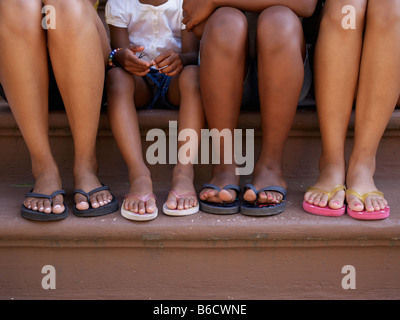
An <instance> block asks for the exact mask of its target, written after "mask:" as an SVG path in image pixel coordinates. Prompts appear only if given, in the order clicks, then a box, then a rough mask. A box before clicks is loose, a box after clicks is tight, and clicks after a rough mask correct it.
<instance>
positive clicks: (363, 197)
mask: <svg viewBox="0 0 400 320" xmlns="http://www.w3.org/2000/svg"><path fill="white" fill-rule="evenodd" d="M348 193H350V194H352V195H354V196H356V197H357V198H358V199H360V200H361V201H362V202H364V201H365V198H366V197H368V196H370V195H372V194H376V195H378V196H379V197H382V198H384V195H383V192H381V191H371V192H367V193H364V194H363V195H361V194H359V193H357V192H355V191H354V190H352V189H348V190H347V191H346V194H348Z"/></svg>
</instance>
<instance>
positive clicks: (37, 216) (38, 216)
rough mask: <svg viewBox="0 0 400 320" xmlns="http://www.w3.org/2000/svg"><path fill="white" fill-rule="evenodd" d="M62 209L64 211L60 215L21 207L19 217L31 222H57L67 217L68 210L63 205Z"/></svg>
mask: <svg viewBox="0 0 400 320" xmlns="http://www.w3.org/2000/svg"><path fill="white" fill-rule="evenodd" d="M64 207H65V210H64V212H62V213H44V212H40V211H34V210H31V209H28V208H26V207H25V206H24V205H22V206H21V216H22V217H23V218H25V219H28V220H32V221H59V220H63V219H65V218H66V217H68V208H67V206H66V205H65V204H64Z"/></svg>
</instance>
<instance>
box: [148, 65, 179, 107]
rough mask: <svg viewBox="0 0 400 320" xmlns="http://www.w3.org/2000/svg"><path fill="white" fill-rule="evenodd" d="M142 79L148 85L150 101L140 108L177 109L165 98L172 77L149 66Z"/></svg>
mask: <svg viewBox="0 0 400 320" xmlns="http://www.w3.org/2000/svg"><path fill="white" fill-rule="evenodd" d="M143 79H144V81H146V83H147V84H148V86H149V87H150V91H151V95H152V101H151V102H150V103H149V104H148V105H147V106H144V107H142V108H140V109H145V110H148V109H171V110H178V109H179V107H177V106H174V105H172V104H170V103H169V102H168V100H167V98H166V95H167V92H168V89H169V85H170V84H171V79H172V77H170V76H167V75H166V74H164V73H161V72H159V71H158V70H156V69H153V68H151V69H150V72H149V73H148V74H147V75H145V76H144V77H143Z"/></svg>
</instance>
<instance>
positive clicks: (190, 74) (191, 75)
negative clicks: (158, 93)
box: [179, 65, 200, 92]
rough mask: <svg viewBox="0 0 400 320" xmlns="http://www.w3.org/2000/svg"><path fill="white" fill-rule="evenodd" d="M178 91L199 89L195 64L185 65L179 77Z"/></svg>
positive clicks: (197, 68)
mask: <svg viewBox="0 0 400 320" xmlns="http://www.w3.org/2000/svg"><path fill="white" fill-rule="evenodd" d="M179 87H180V91H181V92H183V91H190V92H193V91H198V90H200V81H199V67H198V66H195V65H190V66H186V67H185V68H184V69H183V70H182V72H181V75H180V77H179Z"/></svg>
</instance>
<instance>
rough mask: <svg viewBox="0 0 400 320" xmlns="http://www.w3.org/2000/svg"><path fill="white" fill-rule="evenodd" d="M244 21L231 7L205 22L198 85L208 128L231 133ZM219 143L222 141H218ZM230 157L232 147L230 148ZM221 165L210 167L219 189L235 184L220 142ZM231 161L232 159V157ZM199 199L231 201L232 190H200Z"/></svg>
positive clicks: (240, 75) (241, 77) (244, 52)
mask: <svg viewBox="0 0 400 320" xmlns="http://www.w3.org/2000/svg"><path fill="white" fill-rule="evenodd" d="M246 48H247V20H246V17H245V15H244V14H243V13H242V12H241V11H239V10H237V9H233V8H220V9H218V10H217V11H216V12H215V13H214V14H213V15H212V16H211V17H210V18H209V20H208V22H207V24H206V26H205V29H204V32H203V36H202V44H201V62H200V86H201V92H202V97H203V104H204V109H205V114H206V119H207V124H208V127H209V128H210V129H217V130H219V131H222V130H223V129H229V130H230V132H232V134H233V130H234V129H236V127H237V123H238V117H239V113H240V106H241V100H242V91H243V81H244V76H245V67H246V55H247V49H246ZM221 140H223V139H221ZM230 147H231V149H232V154H233V146H230ZM220 150H221V151H220V154H221V159H220V163H221V164H214V165H213V170H212V178H211V181H210V183H212V184H215V185H217V186H218V187H220V188H223V187H225V186H226V185H229V184H236V185H237V184H238V183H239V176H237V175H236V171H235V169H236V164H235V163H233V164H225V158H224V156H223V154H224V152H223V151H224V142H223V141H221V149H220ZM232 159H234V157H233V156H232ZM200 198H201V199H202V200H207V201H213V202H222V201H226V202H232V201H234V200H235V198H236V193H235V192H234V191H231V190H229V191H227V190H223V191H221V192H219V193H218V192H217V191H216V190H212V189H208V188H206V189H204V190H203V191H202V192H201V193H200Z"/></svg>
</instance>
